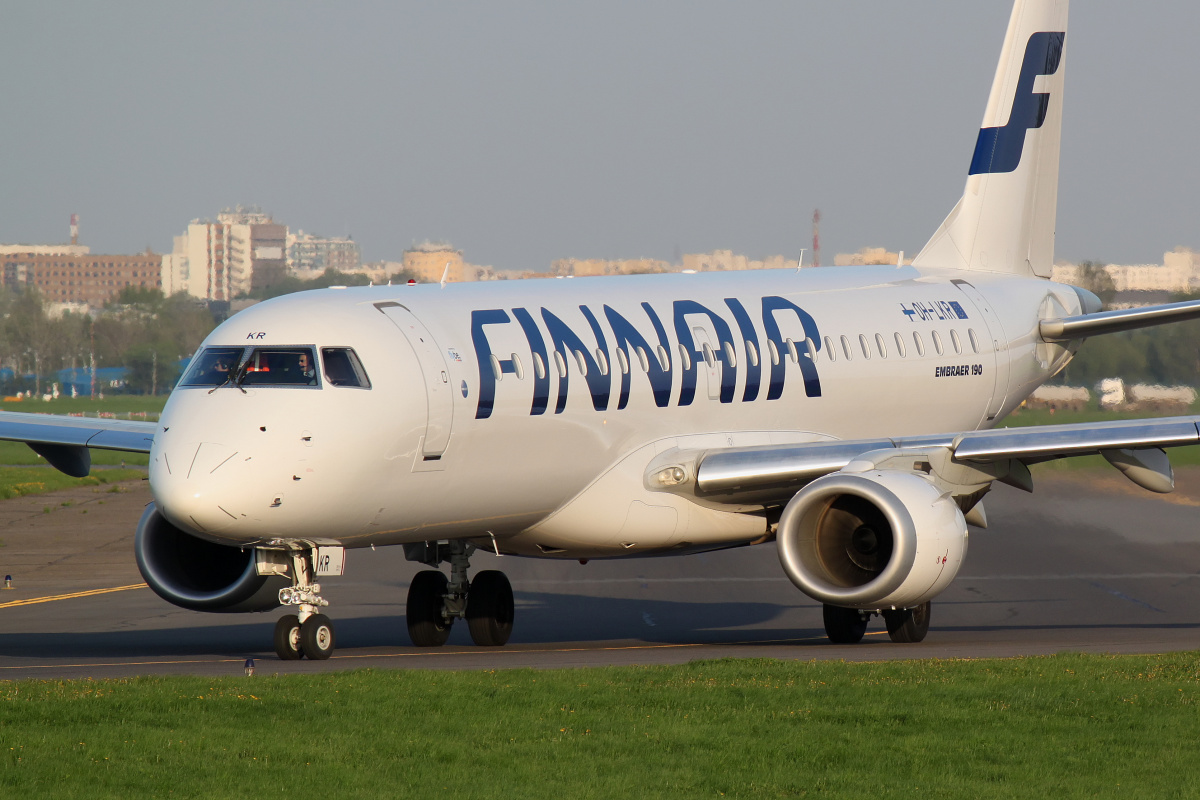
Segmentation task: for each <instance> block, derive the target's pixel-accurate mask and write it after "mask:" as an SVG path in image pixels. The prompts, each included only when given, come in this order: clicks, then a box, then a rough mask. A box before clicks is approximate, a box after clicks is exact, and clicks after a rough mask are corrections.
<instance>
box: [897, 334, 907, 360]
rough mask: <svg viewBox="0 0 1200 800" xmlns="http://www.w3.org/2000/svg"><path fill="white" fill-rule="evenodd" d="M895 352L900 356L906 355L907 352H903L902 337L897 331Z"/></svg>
mask: <svg viewBox="0 0 1200 800" xmlns="http://www.w3.org/2000/svg"><path fill="white" fill-rule="evenodd" d="M896 352H897V353H899V354H900V357H901V358H904V357H905V356H907V353H905V352H904V337H903V336H901V335H900V332H899V331H897V332H896Z"/></svg>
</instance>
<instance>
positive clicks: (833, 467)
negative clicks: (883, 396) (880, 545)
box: [646, 417, 1200, 504]
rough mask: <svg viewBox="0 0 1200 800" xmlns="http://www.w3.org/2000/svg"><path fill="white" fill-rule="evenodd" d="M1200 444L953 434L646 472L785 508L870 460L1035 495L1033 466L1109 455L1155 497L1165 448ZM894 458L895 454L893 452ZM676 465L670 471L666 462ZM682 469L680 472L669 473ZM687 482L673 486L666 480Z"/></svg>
mask: <svg viewBox="0 0 1200 800" xmlns="http://www.w3.org/2000/svg"><path fill="white" fill-rule="evenodd" d="M1194 444H1200V417H1164V418H1159V419H1140V420H1119V421H1114V422H1092V423H1075V424H1069V425H1045V426H1038V427H1029V428H1001V429H996V430H985V431H970V432H965V433H947V434H938V435H932V436H918V437H908V438H896V439H854V440H841V441H833V442H829V441H826V442H814V443H806V444H789V445H759V446H753V447H736V448H727V449H722V450H705V451H693V452H691V453H687V452H680V451H675V452H672V453H669V454H668V453H664V454H663V457H660V458H659V459H656V460H655V463H653V464H652V465H651V466H650V469H649V470H648V471H647V475H646V480H647V484H648V485H656V484H657V487H658V488H661V489H663V490H666V491H671V492H673V493H678V494H690V495H692V496H693V497H696V498H702V499H704V500H707V501H709V502H718V503H728V504H745V503H769V502H786V501H787V500H789V499H790V498H791V497H792V495H794V493H795V492H796V491H797V490H798V489H799V488H800V487H802V486H803V485H805V484H807V483H809V482H810V481H813V480H815V479H816V478H819V477H821V476H823V475H828V474H830V473H833V472H837V471H839V470H842V469H844V468H846V467H847V466H848V465H850V464H851V463H852V462H855V461H857V460H861V459H862V458H864V457H871V458H873V459H874V460H879V459H880V458H882V457H890V456H899V455H901V454H905V455H911V454H921V453H928V452H932V451H941V452H942V453H944V454H946V455H948V457H949V460H950V462H952V463H954V464H957V465H960V466H962V467H965V468H984V469H995V468H996V467H997V466H999V467H1002V469H1000V470H998V471H997V473H996V475H995V479H997V480H1002V481H1004V482H1007V483H1012V484H1014V485H1017V486H1019V487H1021V488H1025V489H1031V488H1032V483H1031V481H1030V480H1029V478H1028V470H1027V469H1025V467H1027V466H1028V465H1029V464H1035V463H1039V462H1042V461H1052V460H1054V459H1059V458H1070V457H1074V456H1084V455H1096V454H1100V455H1103V456H1105V458H1107V459H1108V460H1109V461H1110V462H1111V463H1113V465H1114V466H1116V467H1117V468H1118V469H1120V470H1121V471H1122V472H1123V473H1124V474H1125V475H1126V476H1127V477H1129V478H1130V479H1131V480H1133V481H1134V482H1135V483H1138V484H1139V485H1141V486H1144V487H1145V488H1147V489H1151V490H1152V491H1158V492H1164V491H1170V490H1171V488H1172V487H1173V483H1172V480H1171V477H1170V464H1169V462H1167V461H1166V460H1165V455H1163V456H1162V457H1161V458H1159V457H1158V456H1156V455H1155V453H1156V452H1157V453H1161V451H1162V448H1166V447H1181V446H1185V445H1194ZM888 451H894V452H892V453H889V452H888ZM668 461H669V462H672V463H670V464H668V463H666V462H668ZM676 465H678V466H679V467H681V468H682V470H683V471H682V473H680V472H674V473H672V472H670V470H672V469H673V468H674V467H675V466H676ZM672 474H673V475H675V476H679V475H680V474H682V475H684V476H685V477H684V479H683V480H681V481H678V482H675V483H671V482H670V481H669V480H668V481H666V482H664V480H663V479H662V478H661V477H660V476H665V475H672Z"/></svg>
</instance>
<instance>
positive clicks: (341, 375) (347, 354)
mask: <svg viewBox="0 0 1200 800" xmlns="http://www.w3.org/2000/svg"><path fill="white" fill-rule="evenodd" d="M321 360H322V362H323V363H324V364H325V380H327V381H329V383H330V384H331V385H333V386H357V387H359V388H360V389H370V388H371V379H370V378H368V377H367V371H366V370H365V369H363V365H362V362H361V361H359V360H358V354H357V353H355V352H354V351H353V350H352V349H350V348H349V347H322V348H321Z"/></svg>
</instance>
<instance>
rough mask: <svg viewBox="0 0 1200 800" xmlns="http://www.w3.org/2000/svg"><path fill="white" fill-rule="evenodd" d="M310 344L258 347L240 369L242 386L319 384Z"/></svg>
mask: <svg viewBox="0 0 1200 800" xmlns="http://www.w3.org/2000/svg"><path fill="white" fill-rule="evenodd" d="M316 364H317V360H316V357H315V355H314V354H313V348H311V347H256V348H254V350H253V351H252V352H251V353H250V357H249V358H247V359H246V362H245V363H244V364H242V367H241V369H240V370H238V379H237V384H238V385H239V386H316V385H317V368H316Z"/></svg>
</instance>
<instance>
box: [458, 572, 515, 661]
mask: <svg viewBox="0 0 1200 800" xmlns="http://www.w3.org/2000/svg"><path fill="white" fill-rule="evenodd" d="M513 613H514V603H513V591H512V584H510V583H509V582H508V577H507V576H506V575H505V574H504V573H503V572H500V571H498V570H494V569H490V570H484V571H483V572H480V573H478V574H477V575H476V576H475V579H474V580H472V581H471V588H470V590H469V591H468V592H467V627H468V628H469V629H470V631H471V641H473V642H474V643H475V644H477V645H479V646H480V647H500V646H502V645H504V644H505V643H507V642H508V637H509V636H511V635H512V629H513Z"/></svg>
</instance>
